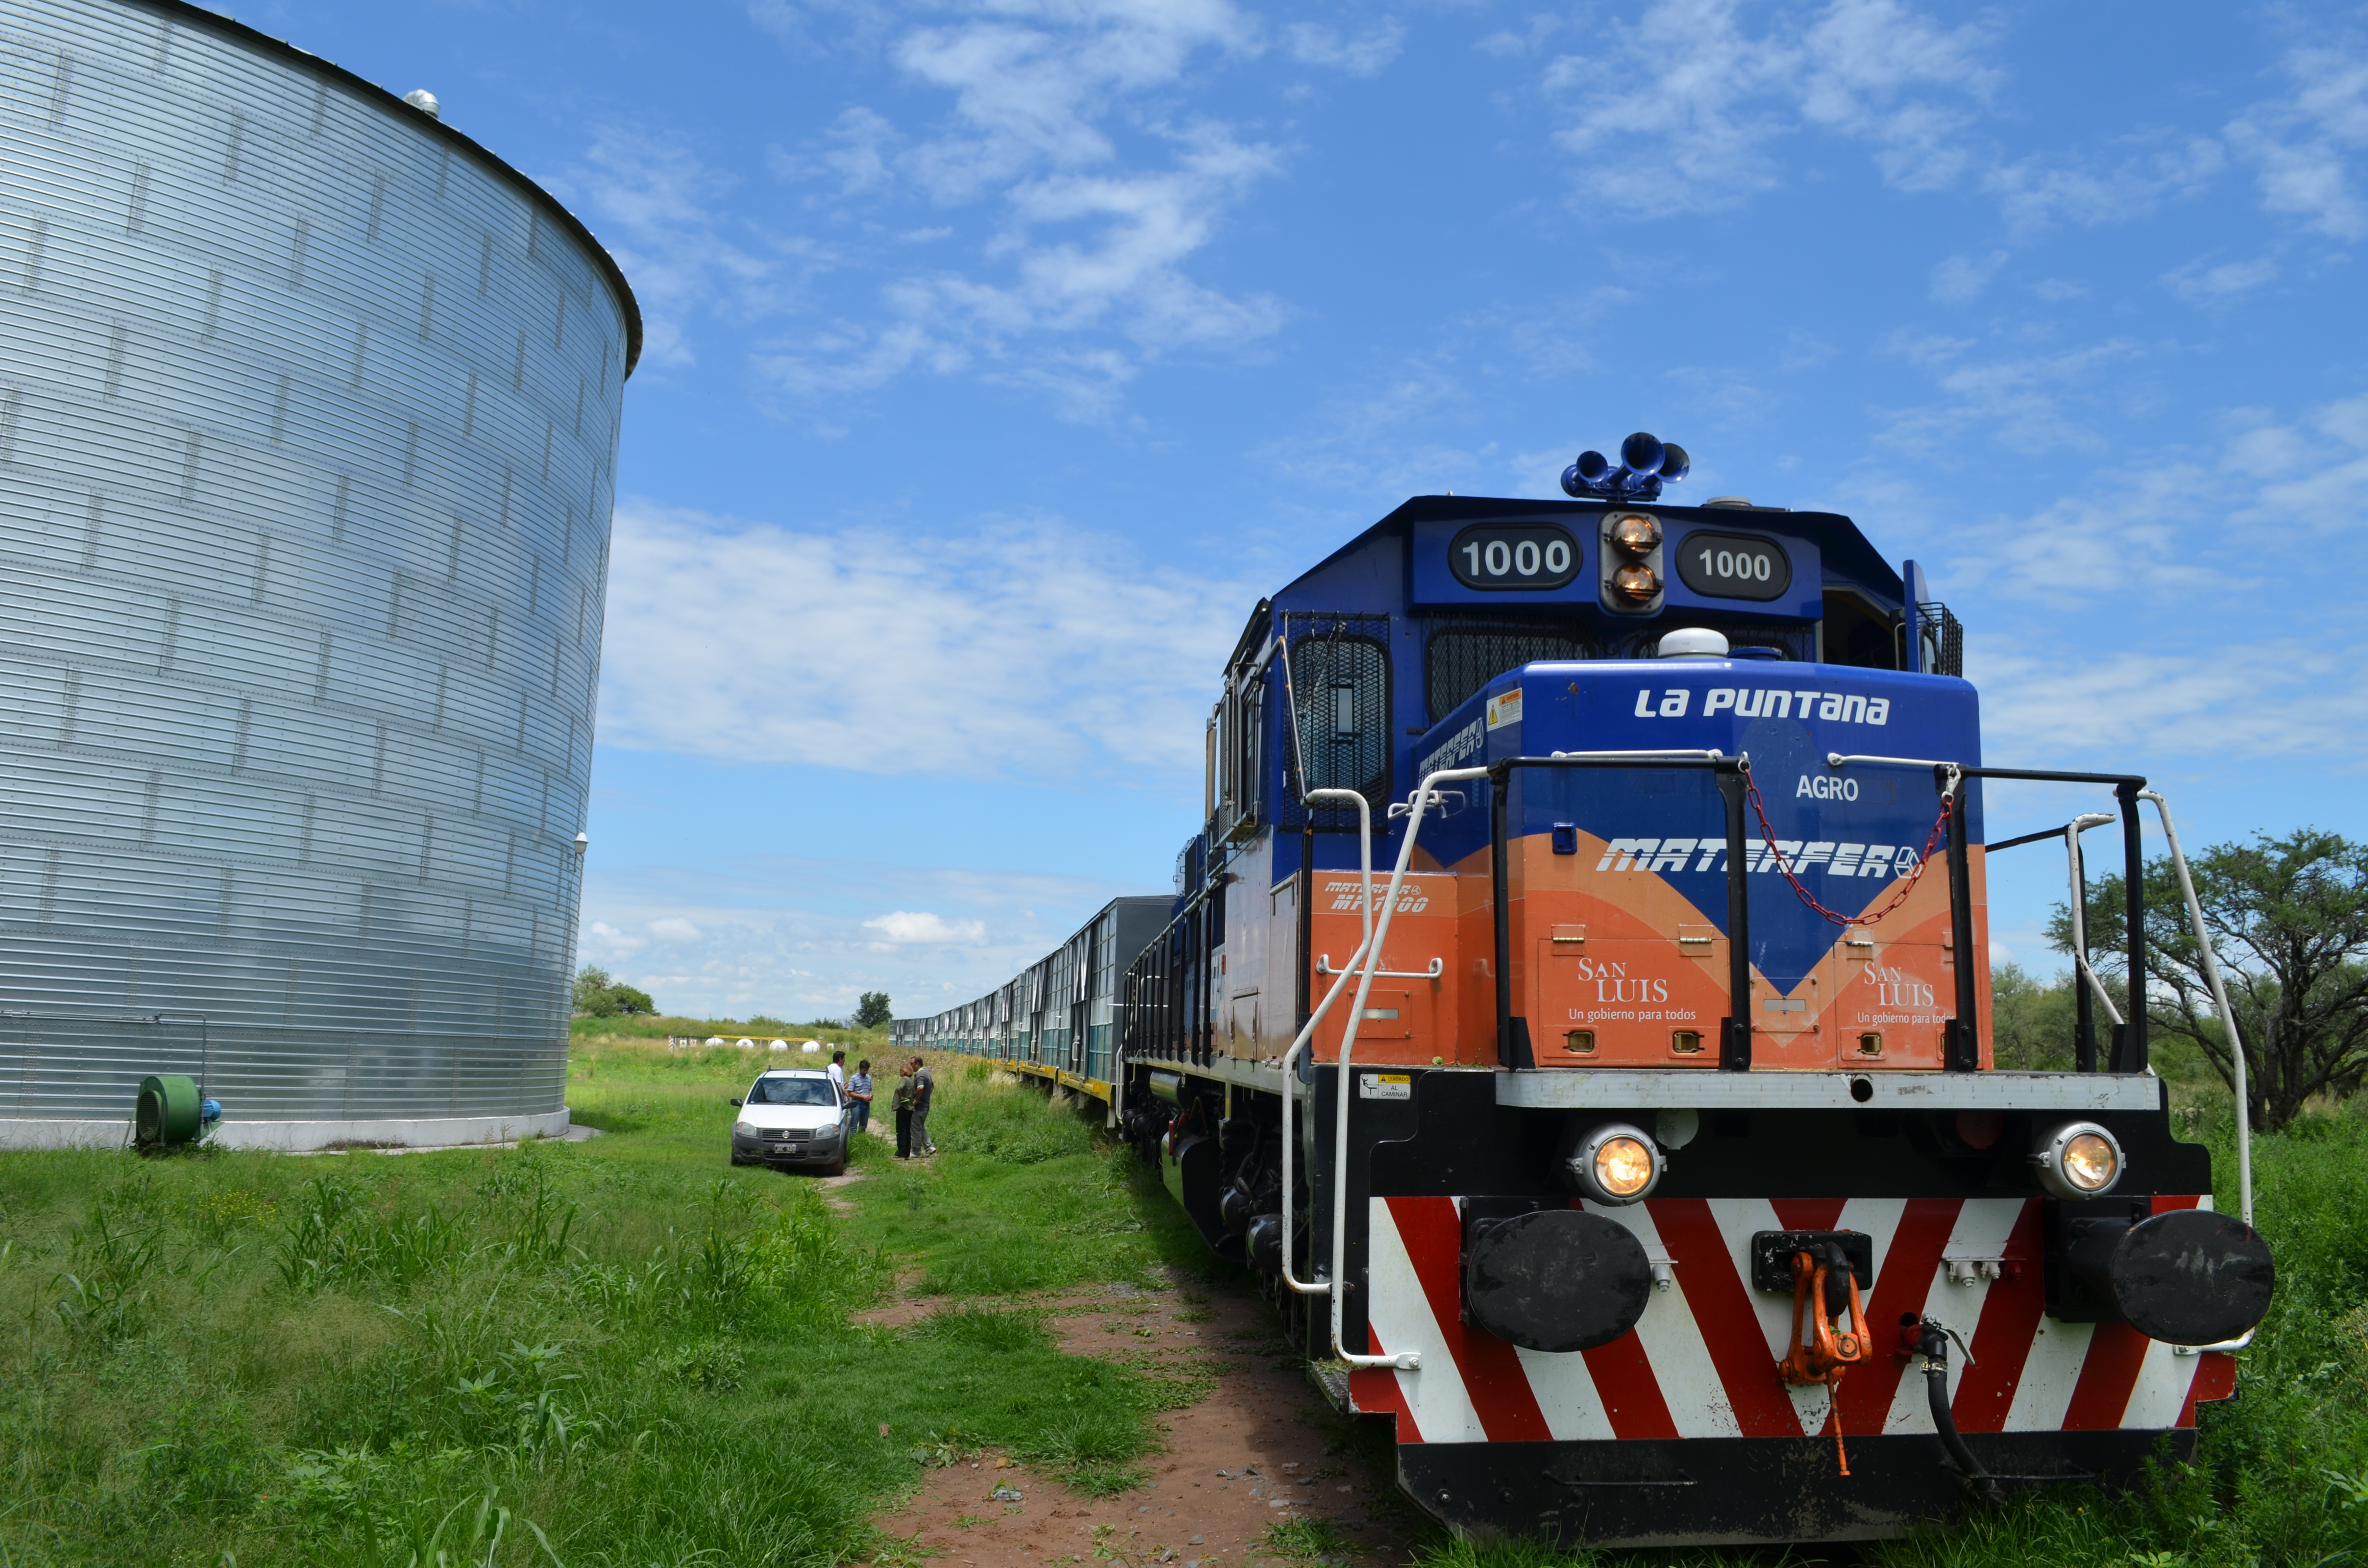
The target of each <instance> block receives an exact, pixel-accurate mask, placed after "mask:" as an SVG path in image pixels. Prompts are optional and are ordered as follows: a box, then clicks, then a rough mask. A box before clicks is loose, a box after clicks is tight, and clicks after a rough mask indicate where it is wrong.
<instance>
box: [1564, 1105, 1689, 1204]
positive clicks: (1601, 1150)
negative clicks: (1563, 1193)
mask: <svg viewBox="0 0 2368 1568" xmlns="http://www.w3.org/2000/svg"><path fill="white" fill-rule="evenodd" d="M1667 1166H1668V1159H1667V1158H1666V1157H1664V1156H1663V1154H1662V1153H1661V1151H1660V1148H1659V1146H1658V1145H1657V1144H1656V1143H1655V1142H1653V1140H1652V1139H1651V1138H1649V1137H1647V1136H1645V1133H1644V1132H1642V1131H1639V1130H1638V1129H1636V1128H1634V1127H1630V1126H1628V1125H1627V1124H1626V1123H1624V1122H1611V1123H1608V1124H1606V1125H1604V1126H1601V1127H1598V1128H1595V1129H1593V1130H1592V1131H1588V1132H1587V1133H1586V1134H1584V1135H1583V1136H1581V1137H1580V1138H1579V1139H1577V1142H1575V1143H1574V1144H1573V1145H1572V1147H1571V1151H1570V1153H1569V1154H1568V1156H1567V1157H1565V1160H1564V1162H1563V1171H1564V1174H1565V1176H1566V1177H1567V1178H1568V1179H1569V1181H1570V1184H1571V1185H1572V1186H1573V1187H1577V1189H1578V1190H1579V1192H1580V1193H1581V1194H1582V1195H1583V1196H1585V1197H1588V1198H1591V1199H1595V1200H1596V1201H1597V1202H1598V1203H1611V1204H1619V1203H1634V1202H1635V1201H1636V1200H1637V1199H1641V1198H1643V1197H1644V1196H1645V1194H1647V1193H1649V1192H1651V1191H1652V1190H1653V1187H1654V1184H1655V1183H1656V1182H1658V1181H1659V1180H1660V1179H1661V1172H1662V1171H1663V1170H1664V1169H1665V1168H1667Z"/></svg>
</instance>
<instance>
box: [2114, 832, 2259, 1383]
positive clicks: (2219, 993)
mask: <svg viewBox="0 0 2368 1568" xmlns="http://www.w3.org/2000/svg"><path fill="white" fill-rule="evenodd" d="M2138 799H2139V800H2141V801H2153V802H2154V809H2155V814H2157V816H2159V817H2161V818H2162V836H2163V838H2164V839H2165V840H2166V841H2167V842H2168V843H2169V845H2170V863H2171V865H2172V866H2173V867H2174V868H2176V869H2177V870H2178V872H2179V891H2180V895H2181V896H2182V897H2184V898H2185V899H2186V900H2187V918H2188V921H2189V923H2190V924H2192V926H2194V927H2195V950H2196V951H2197V952H2198V953H2199V954H2201V955H2202V956H2203V979H2204V981H2205V983H2207V984H2209V985H2210V986H2211V987H2212V1000H2213V1002H2214V1004H2215V1005H2216V1006H2218V1007H2219V1009H2220V1026H2221V1027H2222V1028H2225V1029H2226V1030H2227V1031H2228V1057H2229V1060H2230V1062H2232V1063H2234V1066H2235V1080H2236V1082H2235V1088H2236V1090H2237V1209H2238V1210H2239V1212H2240V1213H2241V1215H2242V1217H2243V1219H2244V1221H2245V1223H2246V1224H2248V1225H2250V1224H2251V1223H2252V1222H2253V1106H2252V1097H2251V1096H2250V1095H2249V1094H2248V1092H2247V1090H2246V1086H2245V1041H2244V1038H2243V1037H2242V1036H2240V1035H2239V1034H2237V1010H2236V1009H2235V1008H2234V1007H2231V1006H2228V988H2227V987H2226V985H2223V984H2222V983H2221V982H2220V961H2219V960H2218V959H2217V958H2215V957H2214V955H2213V952H2212V934H2211V933H2210V932H2209V931H2207V930H2205V929H2204V926H2203V904H2202V903H2199V902H2197V900H2196V897H2195V881H2194V879H2193V878H2192V877H2190V876H2189V875H2188V874H2187V854H2186V851H2184V850H2182V849H2180V846H2179V830H2178V829H2177V828H2175V827H2173V826H2171V824H2170V802H2169V801H2166V800H2164V799H2163V798H2162V794H2161V792H2160V791H2159V790H2139V791H2138ZM2245 1338H2246V1339H2247V1340H2248V1341H2250V1340H2251V1338H2252V1335H2250V1334H2247V1335H2245ZM2215 1348H2216V1346H2215Z"/></svg>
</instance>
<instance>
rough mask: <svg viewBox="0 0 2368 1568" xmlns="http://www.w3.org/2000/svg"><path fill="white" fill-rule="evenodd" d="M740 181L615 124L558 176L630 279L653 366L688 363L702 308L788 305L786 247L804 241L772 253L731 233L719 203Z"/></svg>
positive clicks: (740, 312) (757, 310)
mask: <svg viewBox="0 0 2368 1568" xmlns="http://www.w3.org/2000/svg"><path fill="white" fill-rule="evenodd" d="M552 185H553V187H555V188H557V189H558V190H560V191H561V192H562V193H563V194H564V195H566V196H567V197H569V199H571V200H572V201H574V202H575V203H576V204H577V205H578V206H579V207H580V209H581V210H582V211H583V212H584V214H585V217H586V221H587V222H590V223H591V224H592V225H593V227H594V228H595V229H596V230H597V231H598V233H599V235H600V239H601V242H602V243H603V244H606V245H607V246H608V248H609V251H610V253H611V254H613V255H614V256H616V258H617V264H618V265H619V266H620V267H622V268H623V269H624V271H625V275H626V276H627V277H628V278H631V279H632V285H633V295H634V298H635V299H636V300H637V301H639V302H640V304H641V307H642V323H643V349H642V353H643V360H644V361H645V362H646V363H649V364H653V365H688V364H689V363H691V362H692V361H693V360H694V359H695V358H696V355H695V354H694V352H693V351H692V348H691V347H690V344H689V337H688V334H687V332H686V321H687V318H689V317H690V316H692V315H695V314H697V313H699V312H702V311H706V310H709V309H719V308H720V309H723V310H724V311H726V312H729V313H731V314H733V315H736V316H741V317H750V316H757V315H763V314H766V313H768V312H770V311H772V310H774V309H776V308H778V307H779V306H780V303H781V302H782V300H783V293H784V290H783V283H782V278H781V272H780V268H781V263H782V260H783V259H784V254H786V253H793V252H795V251H797V250H799V249H801V248H803V247H800V246H798V245H796V244H791V245H790V246H788V247H786V252H784V251H777V252H776V254H774V255H770V256H767V255H762V254H758V253H757V252H756V251H752V250H751V249H749V248H747V247H746V246H745V245H743V244H739V243H736V242H735V241H734V240H733V239H731V238H728V237H727V233H726V232H727V230H729V229H731V228H732V227H734V225H733V224H732V222H730V221H729V220H728V219H727V218H725V217H724V216H723V213H722V212H721V211H720V210H718V209H719V208H720V207H721V205H722V204H723V198H725V197H726V196H728V195H729V194H730V192H731V190H732V187H733V185H734V181H733V179H732V177H731V176H728V175H725V174H723V173H722V172H720V171H718V170H716V169H715V168H713V167H712V166H711V165H708V164H707V163H706V162H704V161H703V160H701V159H700V157H698V156H697V155H696V154H695V153H692V152H691V151H690V150H689V149H688V148H686V147H683V146H680V145H677V144H676V143H673V142H666V141H664V140H662V139H659V138H655V137H652V136H646V135H641V134H637V133H635V132H632V131H624V130H619V129H615V128H611V129H608V130H604V131H601V132H600V133H599V134H598V135H597V136H596V137H595V138H594V139H593V142H592V145H591V148H590V149H589V150H588V151H587V152H586V154H585V161H584V162H583V163H582V164H580V165H576V166H575V167H574V168H572V169H569V170H567V171H566V172H565V173H564V174H562V175H560V176H555V177H554V178H553V179H552Z"/></svg>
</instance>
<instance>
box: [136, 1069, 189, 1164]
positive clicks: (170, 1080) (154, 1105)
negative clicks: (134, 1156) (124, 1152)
mask: <svg viewBox="0 0 2368 1568" xmlns="http://www.w3.org/2000/svg"><path fill="white" fill-rule="evenodd" d="M198 1106H199V1097H198V1081H197V1080H196V1079H195V1078H188V1077H183V1076H182V1075H181V1074H177V1073H167V1074H163V1075H161V1076H156V1077H148V1078H142V1079H141V1080H140V1108H139V1113H138V1115H137V1116H136V1117H135V1118H134V1119H133V1122H132V1137H133V1140H134V1141H135V1142H138V1143H139V1144H140V1145H141V1146H142V1148H146V1147H149V1146H151V1145H154V1144H158V1143H167V1144H169V1143H187V1142H189V1140H191V1139H192V1138H195V1137H196V1136H197V1135H198V1126H199V1114H200V1113H199V1108H198Z"/></svg>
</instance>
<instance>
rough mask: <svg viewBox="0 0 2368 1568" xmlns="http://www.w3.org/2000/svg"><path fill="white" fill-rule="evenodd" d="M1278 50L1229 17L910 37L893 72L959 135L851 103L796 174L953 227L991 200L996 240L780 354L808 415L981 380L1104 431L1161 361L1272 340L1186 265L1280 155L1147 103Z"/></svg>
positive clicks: (789, 388) (1099, 8)
mask: <svg viewBox="0 0 2368 1568" xmlns="http://www.w3.org/2000/svg"><path fill="white" fill-rule="evenodd" d="M1393 28H1395V23H1388V24H1385V27H1384V28H1383V31H1381V32H1377V33H1375V34H1372V35H1369V36H1367V37H1365V38H1362V39H1359V40H1349V41H1347V42H1342V41H1340V40H1337V39H1336V40H1333V46H1332V47H1333V51H1334V53H1335V54H1336V55H1337V56H1338V58H1337V60H1335V61H1333V63H1336V64H1338V65H1339V66H1341V67H1342V68H1344V69H1350V70H1371V69H1379V67H1380V64H1381V63H1382V62H1383V60H1384V59H1385V58H1386V54H1385V51H1384V45H1387V46H1388V47H1389V48H1395V33H1394V32H1392V31H1390V30H1389V29H1393ZM1258 48H1259V42H1258V23H1257V19H1256V18H1255V17H1251V16H1249V15H1247V14H1246V13H1244V12H1242V11H1240V10H1238V9H1236V8H1235V6H1233V5H1231V4H1230V3H1229V0H993V3H981V4H976V5H974V6H971V7H969V14H968V15H962V16H957V17H955V18H953V19H950V20H932V21H931V22H930V23H929V24H928V25H924V26H917V27H912V28H908V29H906V30H905V31H904V32H903V33H902V34H901V35H900V36H898V37H897V38H895V39H894V40H893V42H892V43H891V44H890V45H889V46H888V53H889V56H890V58H891V59H892V60H893V62H894V64H895V65H896V67H897V68H898V69H900V70H901V71H902V72H903V73H904V74H905V75H906V76H907V77H909V78H910V79H912V80H914V81H916V82H918V83H920V84H922V85H926V86H928V87H932V88H937V89H940V90H942V91H944V92H946V93H949V94H951V111H952V112H951V122H950V123H947V124H945V125H943V126H942V127H941V128H940V129H939V131H938V132H937V133H936V134H933V135H925V136H913V135H908V134H906V133H905V132H904V131H900V130H899V129H898V128H897V127H896V126H894V125H893V124H891V123H890V122H889V120H888V119H886V118H884V117H883V116H882V115H881V114H880V113H878V112H877V111H875V110H873V109H871V108H851V109H848V110H847V111H846V112H845V113H844V114H842V115H841V116H840V118H839V119H838V121H837V123H836V125H835V126H834V127H833V129H832V131H830V133H829V134H828V136H827V137H826V138H825V142H826V144H825V146H824V147H822V148H821V149H820V150H819V151H817V152H815V153H813V154H811V155H809V156H806V157H804V158H799V157H792V156H789V155H786V154H785V155H783V156H782V157H781V158H780V159H777V161H776V164H777V168H779V169H780V171H781V172H783V173H785V174H787V175H789V176H791V177H803V176H805V175H807V174H809V173H815V174H824V175H827V176H829V177H831V178H833V179H835V180H836V181H837V183H838V185H839V187H840V195H841V197H842V198H848V199H852V198H857V197H862V198H866V199H873V200H886V199H895V200H901V201H906V202H915V201H919V202H927V203H928V204H930V206H931V207H932V208H933V209H936V210H943V209H947V208H958V207H962V206H965V205H969V204H973V203H975V202H979V201H981V200H986V199H992V200H993V201H995V203H996V207H995V217H994V220H993V227H992V233H991V234H990V235H988V236H986V237H985V240H984V243H983V244H979V246H978V248H977V250H976V251H975V252H974V259H973V261H971V262H970V263H968V264H964V263H961V262H957V263H954V264H952V265H951V266H949V267H945V268H944V269H942V270H939V271H937V272H934V273H928V274H911V273H901V272H900V273H894V274H892V275H891V276H890V278H888V280H887V281H886V282H885V283H884V284H883V285H882V287H881V289H880V290H879V293H878V295H877V301H878V305H879V309H878V311H877V312H876V313H872V314H869V315H864V316H860V317H856V318H845V317H843V318H842V319H840V320H838V321H837V322H834V323H831V324H827V325H825V326H821V327H818V328H813V329H808V330H804V331H802V332H800V333H799V334H797V335H792V336H785V337H780V338H776V339H774V340H772V341H769V342H768V343H767V344H765V345H764V346H763V347H761V349H760V351H759V353H758V356H757V362H758V365H759V368H760V369H762V370H763V371H764V372H765V373H766V374H767V375H768V376H769V378H770V379H771V380H772V381H774V383H775V384H776V385H778V386H780V388H781V389H782V390H783V391H785V392H789V393H791V394H792V395H793V396H797V397H799V398H802V399H805V400H808V401H825V400H828V399H832V398H837V397H842V396H844V394H846V393H848V392H865V391H870V390H872V389H874V388H878V387H881V386H882V385H885V384H887V383H888V382H890V381H894V380H896V379H897V378H899V377H902V376H904V375H905V374H907V373H911V372H915V371H922V372H928V373H934V374H939V375H951V374H958V373H961V374H974V375H978V376H981V377H984V378H985V379H988V380H991V381H1001V382H1004V383H1006V384H1010V385H1017V386H1024V387H1030V388H1036V389H1042V390H1044V391H1047V392H1051V393H1052V394H1053V397H1054V398H1055V400H1056V401H1057V402H1058V403H1059V404H1060V406H1061V407H1062V408H1063V410H1064V412H1066V413H1068V414H1070V415H1074V416H1077V417H1091V416H1093V415H1099V414H1101V413H1103V412H1106V411H1107V410H1108V409H1109V408H1110V405H1111V404H1112V403H1113V402H1114V401H1115V399H1116V397H1117V395H1118V393H1119V392H1120V390H1121V388H1123V387H1124V386H1125V385H1126V383H1127V382H1128V381H1130V380H1132V379H1133V376H1134V375H1135V373H1136V372H1137V370H1138V369H1139V368H1140V366H1141V364H1142V363H1143V361H1144V360H1145V359H1147V358H1154V357H1156V356H1158V355H1160V354H1162V353H1166V352H1171V351H1177V350H1187V349H1190V350H1201V351H1207V350H1218V351H1226V350H1232V349H1236V348H1239V347H1243V346H1245V345H1247V344H1250V343H1253V342H1255V341H1257V340H1258V339H1259V338H1262V337H1264V336H1266V335H1269V334H1271V333H1272V332H1274V331H1275V330H1276V328H1277V327H1278V326H1280V325H1281V322H1282V320H1283V316H1284V312H1283V310H1282V308H1281V306H1280V305H1279V304H1278V303H1277V302H1276V301H1273V300H1271V299H1270V298H1268V297H1265V296H1262V295H1257V294H1250V295H1247V296H1236V295H1234V294H1229V293H1227V292H1224V291H1222V290H1217V289H1214V288H1212V287H1211V286H1209V285H1208V284H1206V283H1204V282H1202V281H1201V280H1199V279H1196V278H1193V277H1191V276H1190V274H1189V273H1188V272H1187V271H1186V266H1187V263H1188V262H1189V261H1190V259H1191V258H1192V257H1193V256H1195V255H1196V254H1197V253H1199V252H1200V251H1201V250H1202V249H1204V248H1205V247H1206V246H1207V245H1208V244H1210V243H1211V242H1212V240H1213V239H1214V238H1215V236H1216V233H1217V228H1218V225H1219V222H1220V221H1221V220H1222V218H1223V216H1224V213H1225V212H1226V211H1227V210H1229V209H1230V208H1231V207H1233V206H1234V205H1235V203H1236V202H1238V201H1239V200H1240V199H1241V198H1242V196H1243V195H1244V193H1245V192H1247V190H1248V189H1249V188H1250V187H1253V186H1254V185H1256V184H1257V183H1258V181H1260V180H1262V179H1265V178H1267V177H1268V176H1270V175H1272V174H1273V173H1274V172H1275V171H1276V170H1277V169H1278V168H1279V167H1280V166H1281V153H1279V152H1278V150H1277V149H1275V148H1273V147H1271V146H1269V145H1266V144H1264V143H1261V142H1254V141H1250V140H1247V139H1245V138H1243V137H1242V136H1240V135H1238V134H1237V133H1236V132H1235V130H1234V128H1233V127H1231V126H1230V125H1227V124H1225V123H1224V122H1221V121H1217V120H1212V119H1190V118H1184V117H1180V116H1178V115H1176V114H1174V113H1173V109H1172V105H1171V104H1170V103H1169V102H1167V99H1166V98H1163V99H1161V100H1160V101H1159V102H1157V103H1156V105H1152V106H1150V107H1148V108H1146V107H1145V106H1144V104H1143V103H1142V101H1141V100H1143V99H1144V96H1145V95H1147V94H1153V93H1160V94H1165V95H1167V96H1168V97H1173V95H1174V92H1175V89H1176V88H1177V86H1178V83H1179V81H1181V79H1182V78H1184V77H1185V75H1186V74H1187V73H1188V71H1189V70H1190V68H1191V66H1192V64H1193V62H1194V61H1195V60H1196V59H1198V58H1200V57H1202V56H1214V57H1219V58H1223V57H1227V56H1241V57H1247V56H1248V55H1251V54H1255V53H1256V52H1257V51H1258ZM1122 133H1123V134H1122ZM921 232H922V233H924V234H927V235H928V236H929V237H937V236H939V235H941V234H943V233H944V230H943V229H942V228H938V229H931V228H927V227H924V228H923V229H922V231H921ZM906 233H910V231H909V230H907V231H906ZM891 265H892V266H901V265H909V264H891Z"/></svg>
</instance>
